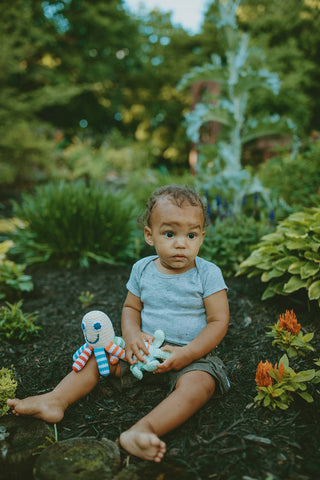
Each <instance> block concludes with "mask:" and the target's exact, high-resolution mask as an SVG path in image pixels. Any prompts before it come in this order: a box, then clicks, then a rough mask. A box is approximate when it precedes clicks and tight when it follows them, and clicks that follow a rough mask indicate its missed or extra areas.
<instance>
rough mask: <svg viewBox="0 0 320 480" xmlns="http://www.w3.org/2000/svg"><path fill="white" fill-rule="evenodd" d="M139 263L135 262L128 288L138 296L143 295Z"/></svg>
mask: <svg viewBox="0 0 320 480" xmlns="http://www.w3.org/2000/svg"><path fill="white" fill-rule="evenodd" d="M138 270H139V268H138V265H137V264H136V263H135V264H134V265H133V267H132V270H131V273H130V277H129V280H128V282H127V289H128V290H129V292H131V293H133V295H135V296H136V297H141V291H140V281H139V280H140V275H139V272H138Z"/></svg>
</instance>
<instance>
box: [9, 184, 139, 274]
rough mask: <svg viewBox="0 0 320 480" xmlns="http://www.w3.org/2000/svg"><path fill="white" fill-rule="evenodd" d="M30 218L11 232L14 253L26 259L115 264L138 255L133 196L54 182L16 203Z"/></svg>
mask: <svg viewBox="0 0 320 480" xmlns="http://www.w3.org/2000/svg"><path fill="white" fill-rule="evenodd" d="M14 211H15V213H16V215H17V216H19V217H20V218H22V219H23V220H24V221H26V222H28V227H27V228H26V229H24V230H21V229H18V230H17V232H14V233H13V234H12V236H13V238H14V241H15V249H14V252H15V253H19V254H22V255H23V258H25V260H26V261H27V262H28V263H34V262H39V261H40V262H43V261H48V260H49V259H55V260H58V261H60V262H61V263H64V264H72V263H79V264H80V265H81V266H87V265H88V264H89V262H90V260H91V261H96V262H107V263H115V262H121V261H127V260H128V259H131V258H133V257H134V247H133V243H134V242H133V241H132V237H133V232H134V226H135V222H134V218H135V208H134V207H133V203H132V200H131V198H130V197H128V198H124V197H123V195H122V194H121V193H115V192H114V191H111V190H110V191H105V189H104V188H103V187H102V186H99V185H97V184H93V183H92V184H90V185H89V186H86V185H85V183H84V182H82V181H78V182H74V183H67V182H60V183H58V184H56V183H50V184H48V185H45V186H41V187H38V188H37V189H36V191H35V193H34V194H24V195H23V196H22V203H21V205H18V204H17V203H16V202H15V203H14Z"/></svg>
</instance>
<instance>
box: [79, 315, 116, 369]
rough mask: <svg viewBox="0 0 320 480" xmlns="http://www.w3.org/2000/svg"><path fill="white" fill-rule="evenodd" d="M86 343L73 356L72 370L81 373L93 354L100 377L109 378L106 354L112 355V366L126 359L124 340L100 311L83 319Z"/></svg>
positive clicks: (110, 357)
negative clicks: (115, 332) (117, 334)
mask: <svg viewBox="0 0 320 480" xmlns="http://www.w3.org/2000/svg"><path fill="white" fill-rule="evenodd" d="M81 326H82V331H83V335H84V338H85V341H86V343H84V344H83V345H82V346H81V347H80V348H79V349H78V350H77V351H76V352H75V354H74V355H73V362H74V363H73V365H72V369H73V370H74V371H75V372H79V371H80V370H81V369H82V368H83V367H84V366H85V365H86V363H87V361H88V360H89V358H90V357H91V355H92V353H93V354H94V356H95V357H96V360H97V365H98V369H99V373H100V375H102V376H104V377H107V376H108V375H109V373H110V368H109V363H108V359H107V355H106V352H107V353H109V354H110V356H109V360H110V363H111V364H112V365H115V364H117V363H118V362H119V359H122V360H124V359H125V351H124V346H125V342H124V340H123V338H121V337H117V336H115V334H114V330H113V326H112V323H111V320H110V318H109V317H108V315H106V314H105V313H103V312H100V311H99V310H94V311H92V312H89V313H87V314H86V315H85V316H84V317H83V319H82V324H81Z"/></svg>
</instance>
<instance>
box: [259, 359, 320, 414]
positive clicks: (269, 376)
mask: <svg viewBox="0 0 320 480" xmlns="http://www.w3.org/2000/svg"><path fill="white" fill-rule="evenodd" d="M314 376H315V370H314V369H312V370H305V371H302V372H298V373H296V372H295V371H294V370H293V369H292V368H290V366H289V360H288V357H287V355H283V357H281V359H280V361H279V367H278V365H277V364H276V365H275V366H273V365H272V363H271V362H262V361H261V362H260V363H259V365H258V367H257V371H256V378H255V381H256V384H257V391H258V394H257V395H256V397H255V398H254V402H255V404H256V406H263V407H267V408H269V410H275V409H276V408H280V409H281V410H286V409H287V408H289V406H290V404H291V403H292V402H293V400H294V397H293V393H295V392H296V393H297V394H298V395H299V396H300V397H302V398H303V399H304V400H305V401H306V402H308V403H310V402H313V398H312V396H311V395H310V394H309V393H308V392H306V390H307V386H306V382H309V381H311V380H312V379H313V378H314Z"/></svg>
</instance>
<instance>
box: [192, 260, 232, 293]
mask: <svg viewBox="0 0 320 480" xmlns="http://www.w3.org/2000/svg"><path fill="white" fill-rule="evenodd" d="M197 260H198V262H197V263H199V265H197V267H198V269H199V274H200V278H201V283H202V288H203V298H206V297H209V295H212V294H213V293H216V292H220V290H227V291H228V287H227V285H226V283H225V281H224V278H223V275H222V272H221V269H220V268H219V267H218V266H217V265H215V264H214V263H211V262H208V261H207V260H204V259H202V258H199V257H197Z"/></svg>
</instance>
